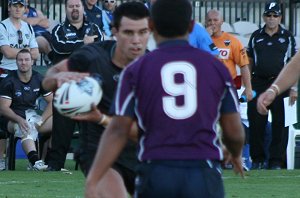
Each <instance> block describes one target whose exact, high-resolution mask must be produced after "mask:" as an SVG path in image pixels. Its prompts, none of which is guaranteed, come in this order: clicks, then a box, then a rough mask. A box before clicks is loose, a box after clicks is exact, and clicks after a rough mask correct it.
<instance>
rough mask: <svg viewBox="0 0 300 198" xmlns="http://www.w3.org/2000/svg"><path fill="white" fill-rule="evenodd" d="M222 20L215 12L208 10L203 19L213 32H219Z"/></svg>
mask: <svg viewBox="0 0 300 198" xmlns="http://www.w3.org/2000/svg"><path fill="white" fill-rule="evenodd" d="M222 24H223V20H222V18H221V17H220V15H219V14H218V13H217V12H209V13H208V14H207V18H206V21H205V25H206V27H211V28H212V30H213V33H218V32H221V26H222Z"/></svg>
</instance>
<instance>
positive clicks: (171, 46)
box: [85, 0, 245, 198]
mask: <svg viewBox="0 0 300 198" xmlns="http://www.w3.org/2000/svg"><path fill="white" fill-rule="evenodd" d="M191 17H192V7H191V4H190V2H189V1H188V0H157V2H156V3H154V4H153V6H152V7H151V21H150V24H152V25H153V30H154V38H155V40H156V42H157V43H158V49H156V50H154V51H153V52H150V53H148V54H146V55H144V56H143V57H141V58H139V59H137V60H136V61H135V62H133V63H131V64H130V65H129V66H127V67H126V69H125V70H123V72H122V75H121V77H120V80H119V84H118V89H117V93H116V96H115V104H114V106H113V109H112V112H113V113H114V115H115V116H113V118H112V121H111V122H110V124H109V125H108V127H107V128H106V130H105V131H104V134H103V136H102V138H101V142H100V145H99V147H98V151H97V154H96V158H95V160H94V162H93V165H92V168H91V170H90V172H89V174H88V177H87V181H86V193H85V195H86V197H89V198H90V197H96V195H95V194H94V193H93V192H95V189H96V188H97V183H98V181H100V180H101V179H102V178H103V176H104V175H105V172H106V171H107V170H108V168H109V167H110V166H111V165H112V163H113V162H114V161H115V160H116V158H117V156H118V155H119V153H120V152H121V150H122V148H123V147H124V145H125V144H126V142H127V140H128V136H129V131H130V128H131V126H132V124H133V122H134V121H135V120H137V122H138V125H139V129H140V130H139V153H138V158H139V160H140V161H141V164H140V165H139V167H138V170H137V178H136V184H135V196H134V197H136V198H153V197H172V198H194V197H224V186H223V181H222V178H221V166H220V163H221V161H222V160H223V158H224V156H223V152H222V146H221V143H220V142H219V139H218V133H217V131H216V124H217V122H218V121H220V125H221V127H222V130H223V134H222V135H223V141H224V144H225V146H226V147H227V150H228V151H229V153H230V155H231V163H232V164H233V165H234V171H236V172H237V173H239V174H241V175H243V168H242V157H241V156H242V147H243V144H244V138H245V134H244V130H243V127H242V124H241V119H240V115H239V112H238V99H237V96H236V90H235V88H234V85H233V82H232V78H231V76H230V74H229V72H228V70H227V69H226V67H224V65H223V64H222V63H221V62H220V61H218V60H217V59H216V58H215V57H213V56H212V55H210V54H209V53H207V52H204V51H201V50H199V49H196V48H193V47H191V46H190V45H189V44H188V41H187V39H188V34H189V32H190V31H191V30H192V28H193V22H192V21H191ZM174 19H176V20H174Z"/></svg>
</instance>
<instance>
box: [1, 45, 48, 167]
mask: <svg viewBox="0 0 300 198" xmlns="http://www.w3.org/2000/svg"><path fill="white" fill-rule="evenodd" d="M16 62H17V66H18V70H16V71H13V72H11V73H10V74H9V75H8V76H7V77H6V78H5V79H3V80H2V81H1V84H0V111H1V118H0V127H1V129H2V130H3V131H7V132H9V133H15V136H18V137H20V138H21V143H22V147H23V150H24V151H25V153H26V155H27V157H28V160H29V162H30V164H29V168H30V169H33V170H44V169H46V168H47V165H45V164H44V162H43V161H42V160H40V159H39V157H38V153H37V150H36V147H35V143H34V140H35V138H36V137H34V134H33V131H34V129H35V127H33V126H32V125H30V123H29V122H28V120H26V119H28V118H26V113H25V111H26V110H28V109H35V107H36V106H35V104H36V100H37V98H38V97H39V96H40V95H42V96H43V97H44V98H45V100H46V101H47V102H48V105H47V108H46V110H45V111H44V112H43V115H42V120H41V123H42V124H41V123H38V124H39V125H40V126H41V127H38V130H39V129H42V131H41V132H50V131H51V124H50V125H49V122H50V123H51V121H52V119H51V118H50V117H51V115H52V107H51V103H52V93H51V92H47V91H45V90H44V89H43V88H42V87H41V84H42V78H43V77H42V76H41V75H40V74H39V73H37V72H36V71H33V70H32V65H33V60H32V56H31V53H30V51H29V50H27V49H22V50H20V51H19V52H18V53H17V57H16ZM45 126H49V127H47V128H45Z"/></svg>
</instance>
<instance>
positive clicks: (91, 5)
mask: <svg viewBox="0 0 300 198" xmlns="http://www.w3.org/2000/svg"><path fill="white" fill-rule="evenodd" d="M97 1H98V0H83V1H82V3H83V7H84V16H85V19H86V20H87V21H89V22H92V23H95V24H96V25H98V27H99V28H100V30H101V31H103V22H102V21H103V19H102V18H103V17H102V7H99V6H97V5H96V4H97Z"/></svg>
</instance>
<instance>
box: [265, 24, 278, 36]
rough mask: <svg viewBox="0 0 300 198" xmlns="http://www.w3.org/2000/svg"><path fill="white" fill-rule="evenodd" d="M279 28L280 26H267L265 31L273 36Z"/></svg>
mask: <svg viewBox="0 0 300 198" xmlns="http://www.w3.org/2000/svg"><path fill="white" fill-rule="evenodd" d="M278 29H279V26H277V27H274V28H269V27H266V28H265V32H266V33H267V34H269V35H270V36H272V35H273V34H275V33H276V32H278Z"/></svg>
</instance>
